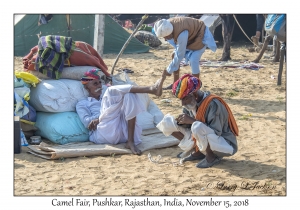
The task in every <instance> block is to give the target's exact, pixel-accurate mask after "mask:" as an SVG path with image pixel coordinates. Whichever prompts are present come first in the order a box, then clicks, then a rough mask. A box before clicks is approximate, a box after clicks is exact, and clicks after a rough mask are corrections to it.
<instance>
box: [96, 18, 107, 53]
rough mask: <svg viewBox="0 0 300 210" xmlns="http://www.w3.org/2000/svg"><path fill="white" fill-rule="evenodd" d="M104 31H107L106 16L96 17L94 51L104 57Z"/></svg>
mask: <svg viewBox="0 0 300 210" xmlns="http://www.w3.org/2000/svg"><path fill="white" fill-rule="evenodd" d="M104 30H105V16H104V15H95V29H94V44H93V45H94V46H93V47H94V49H95V50H96V51H97V52H98V53H99V55H100V56H101V57H102V56H103V49H104Z"/></svg>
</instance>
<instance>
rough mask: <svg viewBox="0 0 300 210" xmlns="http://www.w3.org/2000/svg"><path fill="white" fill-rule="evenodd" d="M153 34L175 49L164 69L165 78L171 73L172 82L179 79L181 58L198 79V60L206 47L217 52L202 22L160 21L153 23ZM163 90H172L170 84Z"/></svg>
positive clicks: (191, 20)
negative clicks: (165, 72) (188, 64)
mask: <svg viewBox="0 0 300 210" xmlns="http://www.w3.org/2000/svg"><path fill="white" fill-rule="evenodd" d="M154 32H155V34H156V36H157V37H163V38H164V39H165V40H166V41H168V42H169V43H170V44H171V45H172V46H173V47H174V48H175V51H174V52H173V54H172V61H171V63H170V64H169V66H168V67H167V69H166V71H167V74H166V75H167V76H170V75H171V74H172V73H173V76H174V81H173V82H175V81H177V80H178V79H179V68H180V62H181V61H182V59H183V58H185V62H186V63H187V62H189V63H190V66H191V68H192V74H193V76H195V77H197V78H200V59H201V56H202V54H203V53H204V51H205V49H206V48H207V47H208V48H210V49H211V50H212V51H213V52H215V51H216V50H217V46H216V43H215V40H214V38H213V36H212V34H211V32H210V30H209V28H208V27H207V26H205V24H204V22H203V21H202V20H198V19H195V18H190V17H173V18H170V19H168V20H166V19H162V20H159V21H158V22H156V23H155V25H154ZM164 89H172V84H170V85H169V86H167V87H165V88H164Z"/></svg>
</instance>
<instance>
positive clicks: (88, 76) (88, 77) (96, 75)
mask: <svg viewBox="0 0 300 210" xmlns="http://www.w3.org/2000/svg"><path fill="white" fill-rule="evenodd" d="M100 71H101V70H100V69H96V68H95V69H91V70H89V71H87V72H85V73H84V75H83V76H82V77H81V83H82V84H84V85H85V84H87V83H88V82H89V81H92V80H94V79H100Z"/></svg>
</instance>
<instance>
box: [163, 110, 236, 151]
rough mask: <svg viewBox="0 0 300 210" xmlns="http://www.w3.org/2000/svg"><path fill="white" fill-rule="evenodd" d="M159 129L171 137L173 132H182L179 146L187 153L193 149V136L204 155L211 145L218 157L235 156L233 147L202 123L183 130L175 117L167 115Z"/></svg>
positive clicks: (197, 122) (196, 123) (195, 123)
mask: <svg viewBox="0 0 300 210" xmlns="http://www.w3.org/2000/svg"><path fill="white" fill-rule="evenodd" d="M157 128H158V129H159V130H161V131H162V132H163V133H164V134H165V135H166V136H168V135H171V134H172V133H173V132H178V131H179V132H181V133H182V134H183V135H184V137H183V139H182V140H181V142H180V144H179V145H178V146H179V147H180V148H181V149H183V150H184V151H185V152H188V151H189V150H190V149H191V148H192V146H193V144H194V142H193V140H192V136H194V137H195V139H196V144H197V146H198V147H199V150H200V152H202V153H203V154H206V149H207V146H208V144H209V145H210V149H211V150H212V151H213V152H215V153H217V155H218V156H230V155H232V154H233V147H232V146H231V145H230V144H229V143H228V142H227V141H226V140H225V139H224V138H223V137H222V136H218V135H216V133H215V132H214V130H213V129H211V128H210V127H208V126H206V125H205V124H204V123H202V122H199V121H196V122H194V123H193V124H192V127H191V129H188V128H183V127H182V126H180V125H177V124H176V121H175V119H174V117H173V116H171V115H169V114H167V115H165V117H164V119H163V120H162V121H161V122H160V123H159V124H158V125H157ZM185 155H186V154H185Z"/></svg>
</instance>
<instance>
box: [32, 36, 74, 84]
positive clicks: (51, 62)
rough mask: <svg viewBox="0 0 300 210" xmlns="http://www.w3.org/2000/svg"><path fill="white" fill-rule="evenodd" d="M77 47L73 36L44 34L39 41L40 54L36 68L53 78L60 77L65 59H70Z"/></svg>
mask: <svg viewBox="0 0 300 210" xmlns="http://www.w3.org/2000/svg"><path fill="white" fill-rule="evenodd" d="M74 48H75V42H74V41H73V40H72V38H71V37H65V36H56V35H49V36H42V37H41V38H40V39H39V42H38V55H37V58H36V63H35V69H36V70H37V71H39V72H41V73H43V74H45V75H47V76H48V77H50V78H52V79H59V78H60V76H61V73H62V70H63V68H64V63H65V60H67V59H69V57H70V56H71V53H72V51H73V50H74Z"/></svg>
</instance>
